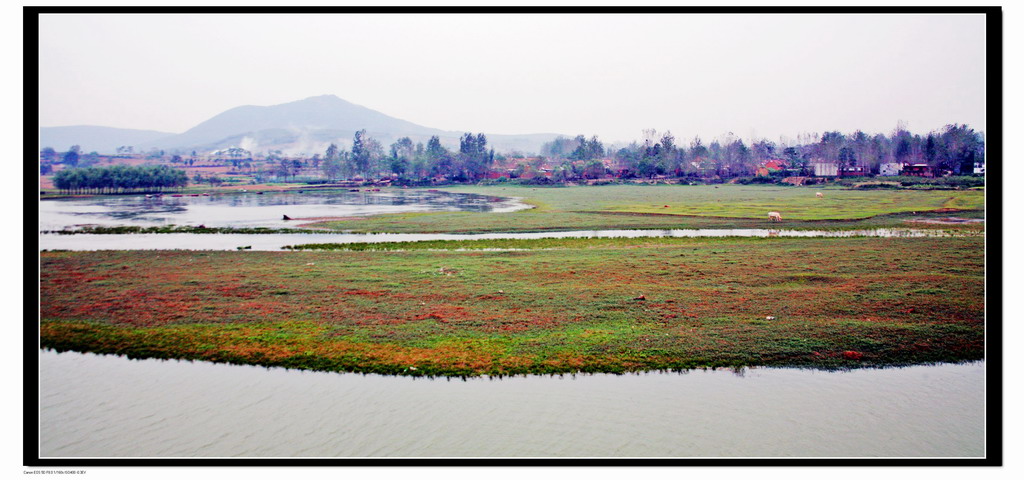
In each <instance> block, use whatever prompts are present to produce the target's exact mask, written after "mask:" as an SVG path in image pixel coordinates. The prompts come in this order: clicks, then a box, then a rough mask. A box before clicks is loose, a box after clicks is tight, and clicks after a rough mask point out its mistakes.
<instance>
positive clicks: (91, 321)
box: [40, 185, 985, 376]
mask: <svg viewBox="0 0 1024 480" xmlns="http://www.w3.org/2000/svg"><path fill="white" fill-rule="evenodd" d="M442 191H444V192H451V193H459V194H470V193H471V194H478V195H486V196H495V197H515V198H518V199H519V200H520V201H521V202H524V203H527V204H530V205H532V206H533V207H534V208H531V209H528V210H520V211H515V212H486V211H480V212H428V213H424V212H414V213H396V214H383V215H373V216H364V217H346V218H344V219H330V218H328V219H320V220H318V221H316V222H309V224H311V225H310V227H314V228H317V229H331V230H336V231H354V232H406V233H410V232H415V233H428V232H443V233H470V232H523V231H552V230H582V229H616V228H633V229H645V228H662V229H663V228H714V227H718V228H786V229H790V228H798V229H799V228H812V227H813V228H816V229H848V228H865V227H871V228H879V227H894V226H899V227H913V228H933V229H943V230H947V231H950V232H952V234H951V235H950V236H948V237H934V238H931V237H929V238H860V237H854V238H732V237H725V238H670V237H645V238H564V239H532V240H530V239H523V240H504V241H503V240H489V241H482V242H483V243H480V242H481V241H479V240H478V241H473V242H467V241H443V242H428V243H418V242H414V243H408V244H401V245H396V246H395V247H394V248H387V247H386V245H385V247H384V248H375V249H373V250H365V251H358V250H359V249H347V250H345V251H288V252H254V251H236V252H203V251H170V250H163V251H156V252H152V251H149V252H142V251H102V252H65V251H54V252H41V281H40V294H41V319H42V323H41V330H40V334H41V345H42V346H43V347H45V348H53V349H56V350H59V351H62V350H74V351H83V352H97V353H116V354H124V355H128V356H130V357H150V358H181V359H196V360H210V361H215V362H230V363H245V364H256V365H267V366H283V367H290V368H301V369H311V370H327V371H355V372H376V373H387V374H402V375H456V376H462V375H465V376H473V375H514V374H526V373H569V372H580V371H582V372H626V371H642V370H661V369H669V370H684V369H691V368H706V367H744V366H797V367H814V368H824V369H835V368H849V367H859V366H893V365H911V364H924V363H936V362H959V361H970V360H980V359H983V358H984V337H985V313H984V312H985V276H984V272H985V240H984V224H983V223H982V222H963V223H959V222H952V223H948V222H947V223H927V221H928V220H934V219H942V218H951V217H953V218H963V219H976V220H980V219H983V218H984V191H979V190H920V191H886V190H856V189H838V188H835V189H823V190H818V191H822V192H824V195H823V198H819V197H816V196H815V192H816V190H814V189H809V188H797V187H766V186H742V185H721V186H711V185H706V186H679V185H674V186H635V185H634V186H621V185H616V186H596V187H595V186H591V187H561V188H533V187H511V186H492V187H452V188H445V189H442ZM385 193H386V192H385ZM768 210H776V211H781V212H782V213H783V217H784V221H783V222H782V223H781V224H779V223H769V221H768V219H767V218H766V217H765V212H767V211H768ZM297 211H299V212H300V213H298V214H297V215H296V217H300V218H301V217H302V216H303V215H302V214H301V209H298V210H297ZM307 228H308V227H307ZM321 231H322V230H321ZM297 237H298V239H297V240H296V242H295V243H296V244H301V243H302V241H301V234H300V235H297ZM474 242H475V243H474ZM378 245H379V244H378ZM467 247H472V248H467ZM481 247H482V248H481Z"/></svg>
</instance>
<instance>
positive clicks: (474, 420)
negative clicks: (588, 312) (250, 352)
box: [39, 351, 985, 457]
mask: <svg viewBox="0 0 1024 480" xmlns="http://www.w3.org/2000/svg"><path fill="white" fill-rule="evenodd" d="M39 359H40V369H39V377H40V386H39V389H40V410H39V411H40V425H39V428H40V455H41V456H42V457H139V456H145V457H270V456H273V457H385V456H398V457H436V456H441V457H475V456H487V457H982V456H984V455H985V445H984V434H985V430H984V420H985V416H984V414H985V409H984V407H985V405H984V391H985V364H984V362H979V363H972V364H963V365H951V364H945V365H938V366H919V367H909V368H901V369H884V370H855V371H849V372H823V371H813V370H796V369H748V370H746V371H744V372H743V374H742V375H738V374H736V373H733V372H730V371H700V370H698V371H693V372H689V373H686V374H677V373H649V374H641V375H623V376H616V375H585V376H584V375H581V376H576V377H572V376H565V377H547V376H529V377H514V378H504V379H486V378H478V379H469V380H467V381H462V380H446V379H413V378H406V377H385V376H377V375H366V376H363V375H356V374H333V373H322V372H303V371H295V370H284V369H277V368H273V369H266V368H260V367H252V366H233V365H220V364H212V363H202V362H196V363H190V362H179V361H160V360H141V361H135V360H128V359H125V358H122V357H114V356H98V355H92V354H79V353H61V354H57V353H54V352H52V351H43V352H40V357H39Z"/></svg>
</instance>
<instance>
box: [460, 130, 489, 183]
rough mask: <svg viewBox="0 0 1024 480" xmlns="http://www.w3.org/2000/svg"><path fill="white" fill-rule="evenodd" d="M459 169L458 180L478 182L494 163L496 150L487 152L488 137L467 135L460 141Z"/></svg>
mask: <svg viewBox="0 0 1024 480" xmlns="http://www.w3.org/2000/svg"><path fill="white" fill-rule="evenodd" d="M458 158H459V164H460V165H459V168H458V169H457V171H456V172H453V173H454V174H455V177H456V178H462V179H466V180H470V181H477V180H479V179H481V178H483V176H484V175H485V174H486V173H487V171H488V170H489V169H490V166H491V165H492V164H493V163H494V150H490V151H488V150H487V137H486V136H484V134H482V133H480V134H477V135H473V134H472V133H466V134H465V135H463V136H462V138H461V139H460V141H459V157H458Z"/></svg>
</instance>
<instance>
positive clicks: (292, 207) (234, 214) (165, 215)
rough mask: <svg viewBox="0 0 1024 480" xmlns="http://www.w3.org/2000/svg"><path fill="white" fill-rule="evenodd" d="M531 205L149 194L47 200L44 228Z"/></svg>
mask: <svg viewBox="0 0 1024 480" xmlns="http://www.w3.org/2000/svg"><path fill="white" fill-rule="evenodd" d="M526 208H530V206H529V205H526V204H523V203H520V202H518V201H516V200H514V199H508V198H498V197H492V196H486V195H472V194H455V193H445V192H438V191H434V192H431V191H426V190H388V191H385V192H368V191H360V192H348V191H332V192H329V193H328V192H323V191H318V190H315V189H314V190H303V192H302V193H298V191H289V192H269V193H265V194H256V193H254V192H248V193H231V194H212V195H210V196H202V195H199V196H189V195H184V196H179V197H173V196H171V195H163V196H160V197H152V198H146V196H144V195H129V196H106V197H90V198H70V199H55V200H44V201H41V202H39V229H40V230H60V229H63V228H64V227H67V226H72V225H82V224H92V225H102V226H118V225H139V226H146V227H149V226H161V225H192V226H195V225H206V226H207V227H271V228H287V227H294V226H295V222H287V221H285V220H283V218H284V216H285V215H287V216H289V217H291V218H295V219H298V218H318V217H351V216H365V215H376V214H382V213H404V212H429V211H474V212H484V211H515V210H522V209H526Z"/></svg>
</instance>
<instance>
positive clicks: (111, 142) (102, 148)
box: [39, 125, 174, 153]
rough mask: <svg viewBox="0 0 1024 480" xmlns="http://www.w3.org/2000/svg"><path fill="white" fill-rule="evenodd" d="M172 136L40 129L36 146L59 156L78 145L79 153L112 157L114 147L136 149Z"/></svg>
mask: <svg viewBox="0 0 1024 480" xmlns="http://www.w3.org/2000/svg"><path fill="white" fill-rule="evenodd" d="M173 135H174V134H173V133H168V132H157V131H155V130H133V129H128V128H114V127H97V126H92V125H77V126H71V127H43V128H40V129H39V146H40V148H42V147H52V148H53V149H54V150H57V151H59V152H63V151H66V150H68V149H69V148H71V146H72V145H78V146H79V147H81V148H82V152H83V153H88V152H99V153H114V152H115V151H117V147H121V146H125V145H140V144H143V143H147V142H152V141H154V140H157V139H159V138H164V137H170V136H173Z"/></svg>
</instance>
